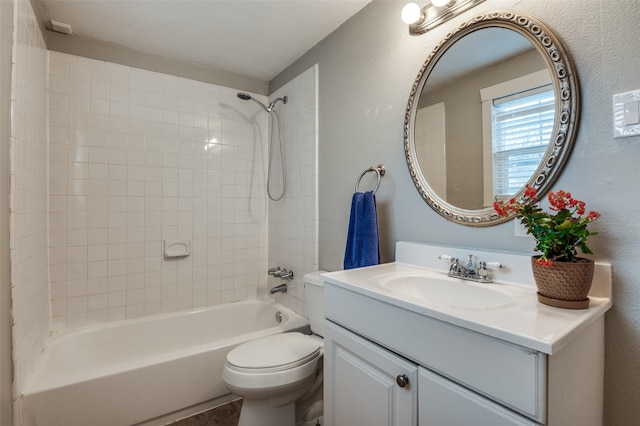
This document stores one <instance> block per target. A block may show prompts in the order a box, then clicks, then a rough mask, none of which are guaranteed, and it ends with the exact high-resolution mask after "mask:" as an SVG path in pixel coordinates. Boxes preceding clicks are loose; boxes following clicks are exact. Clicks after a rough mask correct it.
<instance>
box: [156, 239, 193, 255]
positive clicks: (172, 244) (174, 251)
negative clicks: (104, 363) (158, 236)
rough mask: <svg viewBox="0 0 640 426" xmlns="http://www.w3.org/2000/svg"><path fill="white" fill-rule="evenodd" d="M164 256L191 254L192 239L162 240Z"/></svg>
mask: <svg viewBox="0 0 640 426" xmlns="http://www.w3.org/2000/svg"><path fill="white" fill-rule="evenodd" d="M162 252H163V254H164V257H186V256H189V255H190V254H191V240H164V241H163V242H162Z"/></svg>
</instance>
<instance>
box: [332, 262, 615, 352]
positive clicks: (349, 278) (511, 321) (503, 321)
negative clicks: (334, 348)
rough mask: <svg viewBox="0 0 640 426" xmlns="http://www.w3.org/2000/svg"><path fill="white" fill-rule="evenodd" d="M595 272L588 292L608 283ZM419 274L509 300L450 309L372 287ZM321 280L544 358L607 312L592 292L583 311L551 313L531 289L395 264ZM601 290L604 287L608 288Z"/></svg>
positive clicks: (601, 269) (603, 272) (603, 268)
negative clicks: (383, 279)
mask: <svg viewBox="0 0 640 426" xmlns="http://www.w3.org/2000/svg"><path fill="white" fill-rule="evenodd" d="M596 270H597V271H596V275H595V278H594V285H593V287H594V288H601V287H602V286H601V285H600V284H601V283H599V282H596V281H597V280H605V281H606V280H607V279H609V280H610V276H611V272H610V265H608V264H598V265H597V266H596ZM425 275H426V276H431V277H435V279H437V280H439V281H440V280H450V281H451V283H455V285H456V286H458V287H459V286H460V285H467V286H469V289H470V291H474V290H472V289H471V288H472V287H481V288H482V289H485V288H486V289H490V290H491V293H493V292H498V293H502V294H504V295H506V296H508V297H509V298H510V301H509V302H508V303H504V304H502V305H500V306H497V307H488V308H465V307H455V306H451V304H446V303H436V302H433V301H432V300H429V299H428V298H425V297H413V296H412V295H411V294H409V293H403V292H402V291H400V292H394V291H388V290H386V289H385V288H384V287H381V286H380V285H376V284H375V283H376V280H379V277H383V276H400V277H402V276H404V277H412V276H425ZM321 276H322V279H323V281H324V282H325V284H326V285H334V286H337V287H340V288H343V289H345V290H349V291H352V292H355V293H359V294H362V295H364V296H367V297H370V298H373V299H376V300H378V301H381V302H384V303H388V304H390V305H393V306H396V307H399V308H402V309H406V310H409V311H412V312H415V313H417V314H420V315H424V316H427V317H430V318H433V319H436V320H440V321H443V322H445V323H449V324H453V325H456V326H459V327H463V328H465V329H467V330H472V331H475V332H478V333H481V334H484V335H487V336H491V337H494V338H497V339H501V340H504V341H508V342H511V343H514V344H517V345H520V346H523V347H526V348H530V349H533V350H536V351H540V352H543V353H546V354H549V355H551V354H554V353H556V352H557V351H559V350H560V349H561V348H562V347H563V346H564V345H565V344H566V343H567V342H569V341H570V340H571V339H572V338H573V337H575V336H577V335H578V334H579V333H580V331H582V330H583V329H584V328H586V327H587V326H588V325H589V324H591V323H592V322H593V321H594V320H596V319H597V318H599V317H600V316H602V315H604V313H605V312H606V311H607V310H609V308H610V307H611V297H610V295H603V294H601V293H598V295H597V296H594V295H593V293H592V294H591V295H590V297H589V299H590V303H589V308H588V309H581V310H571V309H562V308H555V307H551V306H547V305H544V304H542V303H539V302H538V300H537V297H536V288H535V286H532V285H529V284H523V285H520V284H513V283H507V282H500V281H498V282H495V283H491V284H478V283H474V282H470V281H462V280H460V279H456V278H450V277H447V275H446V272H444V271H442V270H438V269H434V268H428V267H424V266H416V265H412V264H406V263H401V262H393V263H386V264H381V265H376V266H369V267H364V268H357V269H350V270H346V271H337V272H329V273H325V274H322V275H321ZM461 283H463V284H461ZM442 285H446V283H445V284H442ZM607 285H608V286H609V288H610V283H607ZM477 291H478V292H481V291H483V290H477ZM603 296H604V297H603Z"/></svg>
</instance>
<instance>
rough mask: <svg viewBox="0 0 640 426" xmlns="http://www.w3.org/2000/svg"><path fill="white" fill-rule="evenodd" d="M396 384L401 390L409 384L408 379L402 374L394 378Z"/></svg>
mask: <svg viewBox="0 0 640 426" xmlns="http://www.w3.org/2000/svg"><path fill="white" fill-rule="evenodd" d="M396 383H397V384H398V386H400V387H401V388H403V387H405V386H407V385H408V384H409V378H408V377H407V376H405V375H404V374H400V375H398V376H396Z"/></svg>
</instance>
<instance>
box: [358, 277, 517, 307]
mask: <svg viewBox="0 0 640 426" xmlns="http://www.w3.org/2000/svg"><path fill="white" fill-rule="evenodd" d="M369 283H370V284H371V285H372V287H375V288H379V289H381V290H383V291H387V292H390V293H392V294H394V295H395V296H397V297H408V298H411V299H419V300H424V301H426V302H430V303H437V304H439V305H447V306H450V307H452V308H458V309H473V310H490V309H499V308H501V307H504V306H506V305H508V304H509V303H511V301H512V300H513V299H512V298H511V297H510V296H509V295H506V294H503V293H501V292H499V291H495V290H492V289H491V288H488V287H480V286H479V285H478V284H472V283H471V282H467V281H458V280H456V279H453V278H441V277H439V276H429V275H406V274H385V275H381V276H379V277H375V278H373V279H371V280H370V282H369ZM482 285H484V284H482ZM489 285H490V284H489Z"/></svg>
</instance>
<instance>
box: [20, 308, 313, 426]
mask: <svg viewBox="0 0 640 426" xmlns="http://www.w3.org/2000/svg"><path fill="white" fill-rule="evenodd" d="M278 312H280V313H281V315H279V314H277V313H278ZM276 317H281V322H278V321H277V319H276ZM308 326H309V322H308V321H307V319H305V318H304V317H302V316H300V315H298V314H296V313H294V312H293V311H291V310H289V309H287V308H285V307H283V306H282V305H279V304H277V303H275V302H274V301H271V300H257V299H251V300H246V301H243V302H236V303H229V304H225V305H219V306H214V307H210V308H204V309H197V310H192V311H187V312H180V313H174V314H163V315H156V316H150V317H145V318H139V319H133V320H126V321H118V322H113V323H107V324H101V325H97V326H90V327H83V328H80V329H75V330H72V331H70V332H65V333H62V334H60V335H59V336H56V337H54V338H53V339H52V341H51V344H50V345H48V346H47V349H46V350H45V352H44V353H43V355H42V357H41V359H40V360H39V361H38V363H37V366H36V368H35V370H34V372H33V374H32V376H31V377H30V378H29V380H28V381H27V384H26V385H25V387H24V390H23V392H22V421H23V425H24V426H75V425H77V426H130V425H134V424H144V425H160V424H166V423H167V422H169V421H172V420H176V419H177V418H180V417H184V416H186V415H190V414H194V413H196V412H198V411H202V410H203V409H206V408H210V407H213V406H216V405H219V404H220V403H224V402H227V401H229V400H231V399H232V398H233V396H232V395H230V394H229V391H228V390H227V389H226V387H225V385H224V382H223V381H222V368H223V366H224V363H225V360H226V355H227V353H228V352H229V351H230V350H231V349H233V348H234V347H235V346H237V345H239V344H241V343H243V342H246V341H247V340H250V339H255V338H257V337H260V336H266V335H270V334H275V333H282V332H286V331H293V330H303V331H308Z"/></svg>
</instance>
